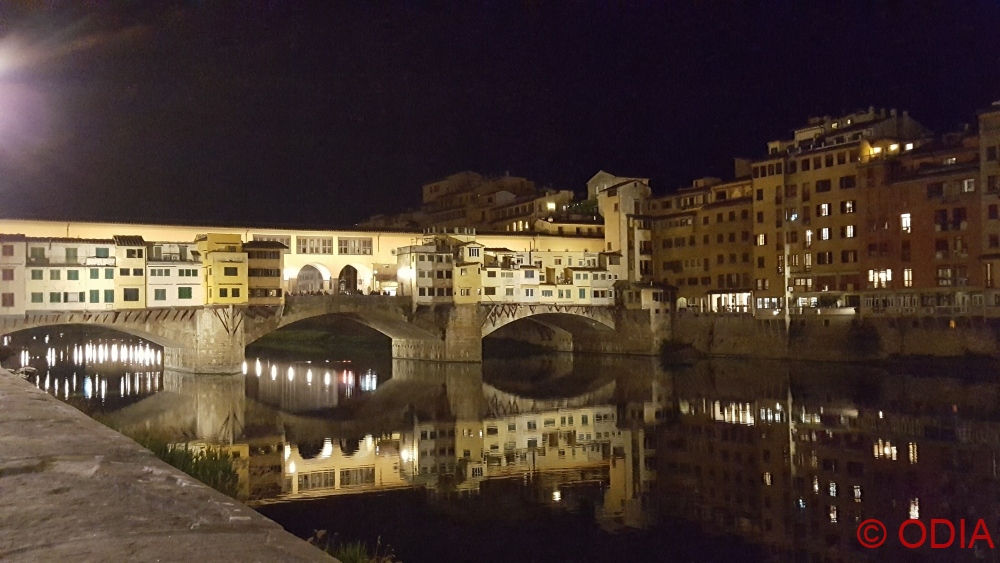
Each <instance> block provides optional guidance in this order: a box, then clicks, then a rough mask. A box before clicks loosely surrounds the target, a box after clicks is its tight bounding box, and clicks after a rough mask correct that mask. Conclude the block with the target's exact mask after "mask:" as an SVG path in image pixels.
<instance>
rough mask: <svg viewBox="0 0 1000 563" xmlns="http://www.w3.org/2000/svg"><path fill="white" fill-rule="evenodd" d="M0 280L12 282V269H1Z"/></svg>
mask: <svg viewBox="0 0 1000 563" xmlns="http://www.w3.org/2000/svg"><path fill="white" fill-rule="evenodd" d="M0 279H3V281H13V280H14V269H13V268H4V269H3V275H2V276H0Z"/></svg>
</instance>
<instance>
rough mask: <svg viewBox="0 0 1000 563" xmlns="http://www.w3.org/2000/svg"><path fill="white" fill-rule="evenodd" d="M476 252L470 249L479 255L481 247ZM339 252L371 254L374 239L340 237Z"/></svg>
mask: <svg viewBox="0 0 1000 563" xmlns="http://www.w3.org/2000/svg"><path fill="white" fill-rule="evenodd" d="M475 250H476V254H472V249H469V256H478V255H479V249H478V248H477V249H475ZM337 252H338V253H339V254H352V255H357V254H371V253H372V239H371V237H339V238H338V239H337Z"/></svg>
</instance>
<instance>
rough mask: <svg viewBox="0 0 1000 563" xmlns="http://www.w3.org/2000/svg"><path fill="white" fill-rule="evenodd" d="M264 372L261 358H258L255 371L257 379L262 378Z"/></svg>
mask: <svg viewBox="0 0 1000 563" xmlns="http://www.w3.org/2000/svg"><path fill="white" fill-rule="evenodd" d="M262 370H263V367H262V366H261V365H260V358H258V359H257V361H256V362H255V363H254V371H256V372H257V377H260V372H261V371H262Z"/></svg>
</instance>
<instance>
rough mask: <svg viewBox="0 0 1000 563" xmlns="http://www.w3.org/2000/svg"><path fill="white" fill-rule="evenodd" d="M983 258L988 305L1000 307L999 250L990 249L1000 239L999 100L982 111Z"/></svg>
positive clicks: (980, 153) (980, 131) (980, 180)
mask: <svg viewBox="0 0 1000 563" xmlns="http://www.w3.org/2000/svg"><path fill="white" fill-rule="evenodd" d="M978 185H979V190H980V194H981V197H982V204H981V206H980V224H981V225H982V232H981V233H980V237H981V240H980V248H982V249H983V254H982V255H981V256H980V262H981V267H982V269H983V274H982V275H983V285H984V286H985V293H986V295H985V300H986V304H988V305H991V306H1000V292H998V291H997V288H998V287H1000V282H998V279H997V277H998V276H1000V269H998V268H1000V248H998V247H996V246H990V245H991V243H992V242H994V241H997V240H1000V219H998V217H997V209H998V208H1000V101H998V102H994V103H993V104H992V105H991V106H989V107H988V108H985V109H983V110H982V111H980V112H979V183H978Z"/></svg>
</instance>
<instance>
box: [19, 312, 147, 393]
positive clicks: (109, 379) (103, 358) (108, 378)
mask: <svg viewBox="0 0 1000 563" xmlns="http://www.w3.org/2000/svg"><path fill="white" fill-rule="evenodd" d="M3 342H5V345H6V346H10V347H12V348H13V349H14V351H15V353H14V357H13V358H11V359H10V360H8V361H7V362H6V364H5V367H7V368H9V369H11V370H12V371H14V370H17V371H18V372H19V373H21V374H22V376H23V377H24V378H25V379H27V380H28V381H30V382H32V383H33V384H34V385H35V386H36V387H37V388H39V389H43V390H44V391H46V392H48V393H49V394H51V395H53V396H55V397H58V398H60V399H62V400H70V399H73V400H74V401H75V402H77V403H79V404H77V406H80V407H81V408H83V409H84V410H85V411H87V412H92V411H97V410H104V409H106V408H112V409H116V408H120V407H121V406H123V405H126V404H129V403H133V402H136V401H139V400H141V399H143V398H145V397H148V396H150V395H152V394H153V393H156V392H157V391H159V390H160V389H162V385H163V381H162V374H163V371H162V362H163V352H162V349H160V348H159V347H158V346H156V345H153V344H151V343H149V342H146V341H144V340H141V339H139V338H129V337H123V338H106V337H93V338H86V337H82V338H81V337H79V336H76V335H66V334H64V333H59V332H54V333H44V334H37V333H34V332H33V333H30V334H26V335H21V336H20V338H19V337H18V335H15V336H9V335H8V336H5V337H4V340H3ZM80 401H82V403H81V402H80Z"/></svg>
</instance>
